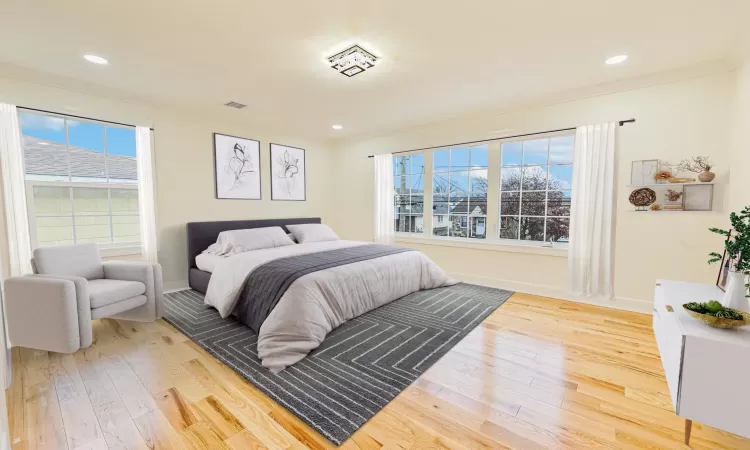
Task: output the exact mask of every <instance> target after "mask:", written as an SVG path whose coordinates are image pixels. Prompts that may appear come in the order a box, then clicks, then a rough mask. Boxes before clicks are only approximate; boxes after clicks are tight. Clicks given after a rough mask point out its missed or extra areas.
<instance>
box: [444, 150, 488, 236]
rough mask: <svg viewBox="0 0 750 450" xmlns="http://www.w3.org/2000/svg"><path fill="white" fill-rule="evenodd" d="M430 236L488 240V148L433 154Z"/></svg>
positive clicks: (445, 151)
mask: <svg viewBox="0 0 750 450" xmlns="http://www.w3.org/2000/svg"><path fill="white" fill-rule="evenodd" d="M432 158H433V159H432V161H433V170H432V214H433V216H432V234H433V236H452V237H462V238H470V239H485V238H486V237H487V161H488V159H487V158H488V146H487V145H486V144H485V145H479V146H475V147H465V148H451V149H446V150H436V151H434V152H433V153H432Z"/></svg>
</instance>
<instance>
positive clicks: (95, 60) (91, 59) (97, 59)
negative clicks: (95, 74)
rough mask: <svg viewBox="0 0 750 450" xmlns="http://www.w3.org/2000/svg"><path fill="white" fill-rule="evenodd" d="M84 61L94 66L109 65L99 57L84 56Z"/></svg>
mask: <svg viewBox="0 0 750 450" xmlns="http://www.w3.org/2000/svg"><path fill="white" fill-rule="evenodd" d="M83 59H85V60H86V61H88V62H92V63H94V64H107V63H108V61H107V60H106V59H104V58H102V57H101V56H97V55H83Z"/></svg>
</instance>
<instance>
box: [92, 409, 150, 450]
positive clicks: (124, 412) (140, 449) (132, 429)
mask: <svg viewBox="0 0 750 450" xmlns="http://www.w3.org/2000/svg"><path fill="white" fill-rule="evenodd" d="M94 413H95V414H96V418H97V420H98V421H99V425H100V426H101V429H102V432H103V433H104V439H105V440H106V441H107V446H109V448H111V449H118V450H145V449H146V444H145V442H144V441H143V438H141V434H140V432H139V431H138V428H136V426H135V423H133V419H132V418H131V417H130V413H128V409H127V408H126V407H125V404H124V403H123V402H122V400H119V399H118V400H117V401H114V402H112V403H106V404H104V405H99V406H96V407H94Z"/></svg>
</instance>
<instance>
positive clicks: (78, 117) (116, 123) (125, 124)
mask: <svg viewBox="0 0 750 450" xmlns="http://www.w3.org/2000/svg"><path fill="white" fill-rule="evenodd" d="M18 108H20V109H25V110H26V111H36V112H40V113H46V114H54V115H56V116H65V117H74V118H76V119H83V120H93V121H94V122H102V123H111V124H112V125H120V126H123V127H133V128H135V125H130V124H129V123H120V122H112V121H111V120H101V119H94V118H93V117H83V116H74V115H73V114H67V113H59V112H55V111H47V110H46V109H36V108H27V107H25V106H19V107H18ZM149 130H151V131H154V129H153V128H149Z"/></svg>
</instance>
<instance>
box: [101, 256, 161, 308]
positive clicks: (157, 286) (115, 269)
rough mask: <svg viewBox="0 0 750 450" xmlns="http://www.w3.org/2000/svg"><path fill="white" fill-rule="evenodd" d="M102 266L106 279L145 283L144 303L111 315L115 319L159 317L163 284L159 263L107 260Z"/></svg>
mask: <svg viewBox="0 0 750 450" xmlns="http://www.w3.org/2000/svg"><path fill="white" fill-rule="evenodd" d="M103 266H104V278H105V279H108V280H127V281H138V282H140V283H143V284H144V285H146V292H145V294H143V295H145V296H146V299H147V301H146V303H145V304H144V305H143V306H140V307H138V308H133V309H130V310H128V311H124V312H122V313H118V314H116V315H114V316H110V317H113V318H115V319H124V320H134V321H136V322H152V321H154V320H157V319H160V318H161V316H162V314H163V313H164V300H163V293H164V292H163V291H164V290H163V286H162V279H161V276H162V275H161V265H159V264H157V263H150V262H144V261H107V262H105V263H104V264H103Z"/></svg>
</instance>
